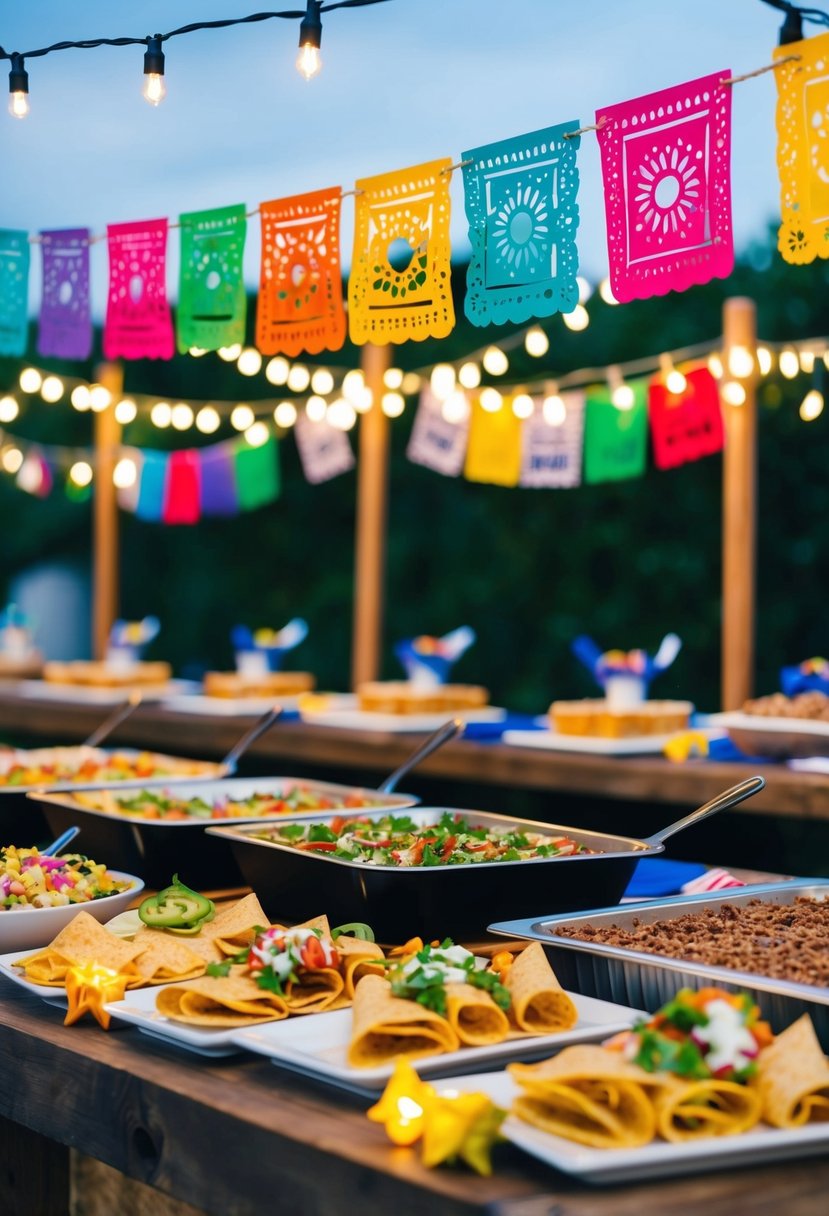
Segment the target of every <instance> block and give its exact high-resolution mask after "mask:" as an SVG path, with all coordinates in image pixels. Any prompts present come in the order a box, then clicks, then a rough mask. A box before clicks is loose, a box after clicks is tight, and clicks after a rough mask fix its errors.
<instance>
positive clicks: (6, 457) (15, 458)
mask: <svg viewBox="0 0 829 1216" xmlns="http://www.w3.org/2000/svg"><path fill="white" fill-rule="evenodd" d="M0 460H2V463H3V468H4V469H5V470H6V472H7V473H17V472H18V470H19V469H20V466H21V465H22V464H23V453H22V452H21V451H20V448H16V447H4V448H3V451H2V453H0Z"/></svg>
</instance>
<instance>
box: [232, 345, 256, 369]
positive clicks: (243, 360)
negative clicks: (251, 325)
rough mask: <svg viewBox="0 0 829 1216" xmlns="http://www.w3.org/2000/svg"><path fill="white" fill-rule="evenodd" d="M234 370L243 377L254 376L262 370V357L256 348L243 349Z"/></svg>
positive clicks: (247, 347)
mask: <svg viewBox="0 0 829 1216" xmlns="http://www.w3.org/2000/svg"><path fill="white" fill-rule="evenodd" d="M236 370H237V371H238V372H240V373H241V374H242V375H243V376H255V375H257V374H258V373H259V372H260V371H261V370H262V356H261V355H260V354H259V351H258V350H257V349H256V347H254V346H246V347H245V349H244V350H243V351H242V352H241V354H240V355H239V358H238V360H237V361H236Z"/></svg>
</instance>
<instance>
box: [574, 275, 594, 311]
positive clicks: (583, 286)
mask: <svg viewBox="0 0 829 1216" xmlns="http://www.w3.org/2000/svg"><path fill="white" fill-rule="evenodd" d="M576 286H577V287H578V289H579V304H586V303H587V301H588V300H589V299H590V297H591V296H592V294H593V288H592V287H591V286H590V284H589V283H588V281H587V279H585V278H584V277H583V276H582V275H580V274H577V275H576Z"/></svg>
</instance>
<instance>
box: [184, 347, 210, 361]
mask: <svg viewBox="0 0 829 1216" xmlns="http://www.w3.org/2000/svg"><path fill="white" fill-rule="evenodd" d="M187 353H188V355H192V356H193V358H194V359H201V357H202V355H206V354H207V347H206V346H191V347H190V349H189V350H188V352H187Z"/></svg>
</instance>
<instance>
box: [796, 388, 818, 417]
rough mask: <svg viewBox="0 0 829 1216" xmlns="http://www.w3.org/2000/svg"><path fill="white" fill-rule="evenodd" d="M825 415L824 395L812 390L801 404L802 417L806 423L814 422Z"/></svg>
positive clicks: (814, 389)
mask: <svg viewBox="0 0 829 1216" xmlns="http://www.w3.org/2000/svg"><path fill="white" fill-rule="evenodd" d="M822 413H823V393H820V392H818V390H817V389H816V388H813V389H811V391H810V392H808V393H807V394H806V396H805V397H804V398H803V400H802V402H801V403H800V417H801V418H802V419H803V421H804V422H814V420H815V418H818V417H819V416H820V415H821V414H822Z"/></svg>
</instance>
